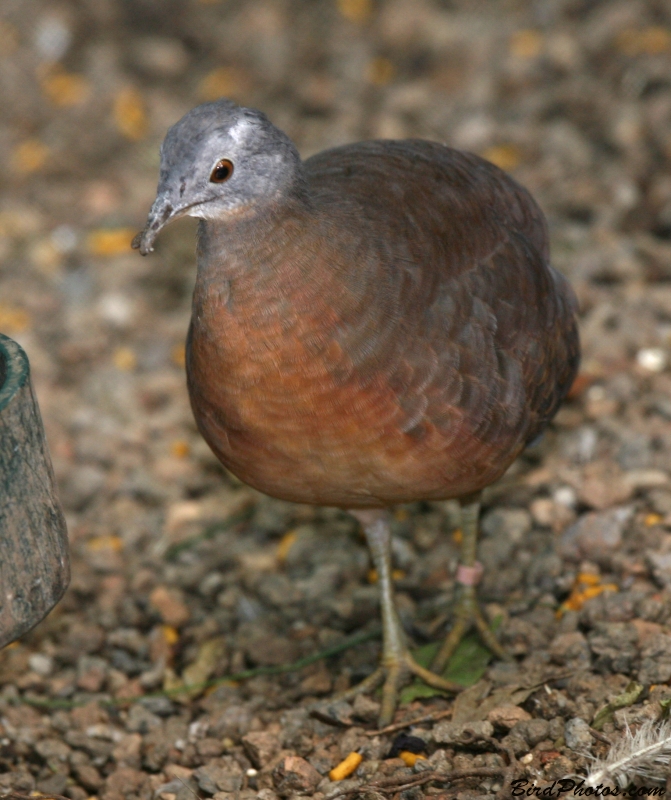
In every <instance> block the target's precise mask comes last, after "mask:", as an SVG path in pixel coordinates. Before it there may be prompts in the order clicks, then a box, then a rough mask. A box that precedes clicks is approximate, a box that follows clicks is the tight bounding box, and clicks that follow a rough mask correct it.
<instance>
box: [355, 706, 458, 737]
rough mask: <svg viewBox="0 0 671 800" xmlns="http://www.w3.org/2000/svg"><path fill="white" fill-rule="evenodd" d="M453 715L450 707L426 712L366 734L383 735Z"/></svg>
mask: <svg viewBox="0 0 671 800" xmlns="http://www.w3.org/2000/svg"><path fill="white" fill-rule="evenodd" d="M451 716H452V709H451V708H448V709H446V710H445V711H434V712H432V713H431V714H424V716H422V717H416V718H415V719H409V720H407V721H406V722H396V723H395V724H393V725H387V726H386V727H385V728H380V730H378V731H366V736H382V735H383V734H385V733H395V732H396V731H402V730H403V728H411V727H412V726H413V725H419V724H420V723H421V722H437V721H438V720H439V719H445V717H451Z"/></svg>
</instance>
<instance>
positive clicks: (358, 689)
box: [335, 648, 463, 728]
mask: <svg viewBox="0 0 671 800" xmlns="http://www.w3.org/2000/svg"><path fill="white" fill-rule="evenodd" d="M413 675H414V676H416V677H418V678H420V679H421V680H423V681H424V683H427V684H428V685H429V686H432V687H433V688H434V689H442V690H443V691H446V692H460V691H461V690H462V689H463V686H459V685H458V684H456V683H453V682H452V681H447V680H445V679H444V678H441V677H440V675H436V674H435V673H434V672H431V670H428V669H426V668H425V667H422V666H421V665H420V664H418V663H417V662H416V661H415V659H414V658H413V657H412V656H411V655H410V651H409V650H408V649H407V648H404V649H403V650H402V651H401V652H400V653H398V654H396V655H394V656H393V657H390V656H386V657H383V659H382V663H381V664H380V666H379V667H378V668H377V669H376V670H375V672H373V673H371V674H370V675H369V676H368V677H367V678H365V679H364V680H363V681H361V683H358V684H357V685H356V686H353V687H352V688H351V689H347V690H346V691H344V692H341V693H340V694H338V695H336V697H335V699H336V700H352V699H353V698H355V697H356V696H357V695H358V694H369V693H371V692H374V691H375V690H376V689H377V688H378V687H379V686H382V703H381V706H380V716H379V719H378V724H379V726H380V728H384V727H385V726H386V725H389V723H390V722H391V721H392V719H393V718H394V712H395V711H396V707H397V705H398V693H399V691H400V689H401V688H402V687H403V686H404V685H405V684H406V683H408V682H409V681H410V678H411V677H412V676H413Z"/></svg>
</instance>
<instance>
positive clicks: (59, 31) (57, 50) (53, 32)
mask: <svg viewBox="0 0 671 800" xmlns="http://www.w3.org/2000/svg"><path fill="white" fill-rule="evenodd" d="M34 42H35V48H36V49H37V52H38V53H39V54H40V55H41V56H42V58H44V59H45V60H46V61H60V59H61V58H63V56H64V55H65V54H66V53H67V51H68V48H69V47H70V43H71V42H72V33H71V31H70V28H69V27H68V26H67V24H66V23H65V21H64V20H63V19H61V18H60V17H57V16H53V15H49V16H46V17H42V19H40V20H39V21H38V23H37V26H36V30H35V35H34Z"/></svg>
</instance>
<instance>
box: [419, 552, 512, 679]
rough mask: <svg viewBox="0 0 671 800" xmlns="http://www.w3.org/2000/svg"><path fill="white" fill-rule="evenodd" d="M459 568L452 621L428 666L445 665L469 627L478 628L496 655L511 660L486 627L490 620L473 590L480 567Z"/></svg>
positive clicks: (441, 668)
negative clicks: (449, 629) (458, 586)
mask: <svg viewBox="0 0 671 800" xmlns="http://www.w3.org/2000/svg"><path fill="white" fill-rule="evenodd" d="M471 570H472V571H473V573H472V574H471V572H470V571H471ZM460 572H461V575H460V573H457V581H458V582H459V583H460V584H461V595H460V597H459V599H458V600H457V607H456V609H455V613H454V615H455V621H454V625H453V626H452V630H451V631H450V632H449V633H448V635H447V637H446V639H445V641H444V642H443V646H442V647H441V648H440V650H439V651H438V653H437V654H436V657H435V658H434V659H433V663H432V664H431V669H432V670H434V671H435V672H439V673H440V672H442V671H443V670H444V669H445V667H446V665H447V662H448V661H449V660H450V658H452V656H453V655H454V652H455V650H456V649H457V647H458V646H459V642H461V640H462V639H463V638H464V636H465V635H466V634H467V633H468V631H469V630H470V629H471V628H476V629H477V631H478V633H479V634H480V638H481V639H482V641H483V643H484V645H485V646H486V647H488V648H489V649H490V650H491V651H492V653H493V654H494V655H495V656H497V657H498V658H500V659H502V660H503V661H510V658H511V657H510V655H509V654H508V653H507V652H506V651H505V649H504V648H503V646H502V645H501V643H500V642H499V641H498V639H497V638H496V636H495V635H494V632H493V631H492V629H491V628H490V627H489V623H488V622H487V620H486V619H485V617H484V615H483V613H482V610H481V609H480V604H479V603H478V598H477V596H476V592H475V585H476V583H477V582H478V580H479V574H480V572H481V569H478V568H477V567H461V568H460Z"/></svg>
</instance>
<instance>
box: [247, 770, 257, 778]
mask: <svg viewBox="0 0 671 800" xmlns="http://www.w3.org/2000/svg"><path fill="white" fill-rule="evenodd" d="M246 774H247V777H248V778H253V777H254V776H255V775H258V774H259V771H258V769H254V767H250V768H249V769H248V770H247V773H246Z"/></svg>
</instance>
